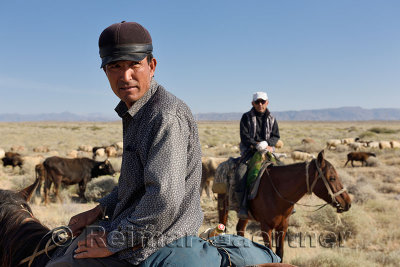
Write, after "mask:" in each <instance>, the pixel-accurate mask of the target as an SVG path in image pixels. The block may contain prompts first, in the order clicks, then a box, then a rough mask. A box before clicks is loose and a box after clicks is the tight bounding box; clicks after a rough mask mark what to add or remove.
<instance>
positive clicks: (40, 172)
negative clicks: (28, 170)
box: [35, 163, 46, 196]
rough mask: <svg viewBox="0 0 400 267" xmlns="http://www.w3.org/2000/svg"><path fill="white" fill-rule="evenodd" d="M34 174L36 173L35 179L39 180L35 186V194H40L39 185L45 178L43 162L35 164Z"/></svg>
mask: <svg viewBox="0 0 400 267" xmlns="http://www.w3.org/2000/svg"><path fill="white" fill-rule="evenodd" d="M35 174H36V180H39V183H38V186H37V188H36V195H37V196H40V188H41V185H42V183H43V182H44V181H45V179H46V169H45V168H44V165H43V163H39V164H36V166H35Z"/></svg>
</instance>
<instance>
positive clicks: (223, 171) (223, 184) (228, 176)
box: [212, 153, 282, 211]
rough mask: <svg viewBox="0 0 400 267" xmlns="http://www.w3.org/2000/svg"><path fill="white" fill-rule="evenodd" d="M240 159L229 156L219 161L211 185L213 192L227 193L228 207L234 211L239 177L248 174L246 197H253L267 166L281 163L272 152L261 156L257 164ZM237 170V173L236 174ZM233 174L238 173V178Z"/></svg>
mask: <svg viewBox="0 0 400 267" xmlns="http://www.w3.org/2000/svg"><path fill="white" fill-rule="evenodd" d="M240 159H241V158H240V157H238V158H229V159H228V160H227V161H225V162H223V163H221V164H220V165H219V166H218V168H217V170H216V173H215V178H214V183H213V187H212V190H213V192H214V193H218V194H228V197H229V209H230V210H236V211H238V210H239V206H240V205H239V203H238V202H237V197H236V196H235V194H236V191H235V188H236V183H237V182H238V181H239V180H240V179H244V175H248V177H247V190H248V192H249V194H248V199H254V198H255V197H256V196H257V192H258V187H259V184H260V179H261V177H262V175H263V173H264V172H265V171H266V170H267V169H268V168H271V167H272V166H273V165H275V164H277V165H281V164H282V162H281V161H279V159H278V158H276V157H275V156H274V155H273V154H272V153H269V155H267V156H266V157H265V158H263V160H262V161H261V162H258V166H256V165H253V164H254V162H251V160H249V161H248V162H246V163H243V162H241V161H240ZM252 159H253V158H252ZM243 166H244V167H243ZM247 170H248V171H247ZM237 172H238V173H239V174H237ZM235 175H236V176H237V175H238V176H239V177H240V179H238V177H235ZM249 176H250V177H249ZM249 178H250V179H249Z"/></svg>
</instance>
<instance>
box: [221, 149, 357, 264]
mask: <svg viewBox="0 0 400 267" xmlns="http://www.w3.org/2000/svg"><path fill="white" fill-rule="evenodd" d="M306 193H309V194H311V193H314V194H315V195H317V196H318V197H319V198H321V199H323V200H325V201H326V202H327V203H329V204H331V205H332V206H333V207H335V208H336V209H337V212H343V211H347V210H349V208H350V206H351V200H350V197H349V195H348V194H347V192H346V189H344V188H343V186H342V183H341V181H340V179H339V177H338V174H337V172H336V170H335V168H334V167H333V166H332V164H331V163H329V162H328V161H327V160H325V159H324V151H321V152H320V153H319V154H318V158H317V159H314V160H312V161H311V162H303V163H296V164H291V165H285V166H273V167H271V168H269V169H268V170H266V171H265V172H264V174H263V176H262V179H261V181H260V185H259V189H258V193H257V196H256V198H255V199H253V200H250V201H249V202H250V203H249V210H250V212H251V215H252V216H253V217H254V220H256V221H258V222H260V224H261V231H262V237H263V240H264V242H265V245H266V246H268V247H269V248H271V249H272V246H271V244H272V243H271V241H272V240H271V233H272V230H274V229H275V233H276V234H275V238H276V246H277V248H276V254H277V255H278V256H279V257H281V259H282V258H283V245H284V239H285V235H286V232H287V228H288V224H289V221H288V219H289V217H290V215H291V213H292V210H293V208H294V204H295V203H296V202H297V201H298V200H300V199H301V198H302V197H303V196H304V195H305V194H306ZM228 199H229V197H228V195H227V194H218V215H219V222H220V223H223V224H225V225H226V222H227V220H228V209H229V203H228V202H229V200H228ZM247 223H248V220H239V221H238V224H237V225H236V231H237V233H238V235H241V236H244V231H245V228H246V225H247Z"/></svg>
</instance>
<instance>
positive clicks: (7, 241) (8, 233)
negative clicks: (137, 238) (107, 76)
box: [0, 179, 293, 267]
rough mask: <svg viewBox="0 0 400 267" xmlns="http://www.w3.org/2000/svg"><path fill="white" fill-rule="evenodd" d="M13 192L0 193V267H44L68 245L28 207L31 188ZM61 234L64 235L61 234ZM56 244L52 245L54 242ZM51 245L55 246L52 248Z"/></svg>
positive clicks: (276, 266) (273, 266)
mask: <svg viewBox="0 0 400 267" xmlns="http://www.w3.org/2000/svg"><path fill="white" fill-rule="evenodd" d="M38 183H39V179H37V180H36V182H35V183H34V184H32V185H31V186H29V187H27V188H25V189H23V190H21V191H20V192H14V191H10V190H2V189H0V236H1V238H0V266H2V267H13V266H45V265H46V263H47V262H48V261H49V259H50V258H49V257H51V256H52V254H53V253H54V250H52V249H53V248H56V247H57V246H60V245H62V246H64V245H68V244H67V243H62V241H63V240H60V239H56V238H59V237H58V236H55V235H53V233H54V230H51V231H50V230H49V229H48V228H47V227H45V226H43V225H42V224H41V223H40V222H39V221H38V220H37V219H36V218H35V217H34V216H33V214H32V210H31V208H30V207H29V205H28V202H27V201H29V199H30V197H31V196H32V193H33V191H34V190H35V187H36V186H37V184H38ZM64 233H65V232H64ZM55 240H56V241H55ZM54 242H59V243H58V244H54ZM257 266H260V267H291V266H293V265H289V264H281V263H265V264H260V265H257Z"/></svg>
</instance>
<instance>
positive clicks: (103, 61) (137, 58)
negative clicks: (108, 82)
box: [100, 53, 147, 68]
mask: <svg viewBox="0 0 400 267" xmlns="http://www.w3.org/2000/svg"><path fill="white" fill-rule="evenodd" d="M146 56H147V53H134V54H129V55H114V56H107V57H103V58H102V59H101V67H100V68H103V67H104V66H105V65H107V64H109V63H112V62H116V61H120V60H131V61H137V62H139V61H142V60H143V59H144V58H145V57H146Z"/></svg>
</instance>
